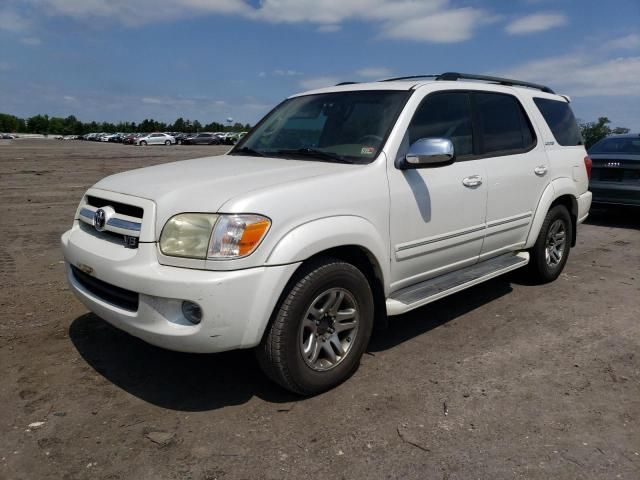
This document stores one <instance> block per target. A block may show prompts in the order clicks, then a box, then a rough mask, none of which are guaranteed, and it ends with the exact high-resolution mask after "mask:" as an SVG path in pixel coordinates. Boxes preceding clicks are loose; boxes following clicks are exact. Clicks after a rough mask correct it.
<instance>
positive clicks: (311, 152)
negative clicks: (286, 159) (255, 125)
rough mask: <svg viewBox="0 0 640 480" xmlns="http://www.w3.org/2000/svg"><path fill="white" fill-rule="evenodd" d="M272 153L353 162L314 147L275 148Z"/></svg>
mask: <svg viewBox="0 0 640 480" xmlns="http://www.w3.org/2000/svg"><path fill="white" fill-rule="evenodd" d="M273 153H277V154H281V155H300V156H303V157H314V158H318V159H322V160H329V161H330V162H336V163H353V162H350V161H349V160H347V159H346V158H344V157H341V156H340V155H338V154H337V153H330V152H325V151H324V150H318V149H316V148H293V149H285V150H276V151H275V152H273Z"/></svg>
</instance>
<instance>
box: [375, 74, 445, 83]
mask: <svg viewBox="0 0 640 480" xmlns="http://www.w3.org/2000/svg"><path fill="white" fill-rule="evenodd" d="M437 77H438V75H433V74H427V75H409V76H407V77H395V78H385V79H384V80H380V81H381V82H395V81H398V80H413V79H415V78H437Z"/></svg>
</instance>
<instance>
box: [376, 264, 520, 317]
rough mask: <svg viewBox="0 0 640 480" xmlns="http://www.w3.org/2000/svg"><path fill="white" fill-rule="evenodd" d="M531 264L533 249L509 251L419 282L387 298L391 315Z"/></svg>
mask: <svg viewBox="0 0 640 480" xmlns="http://www.w3.org/2000/svg"><path fill="white" fill-rule="evenodd" d="M527 263H529V252H519V253H516V254H513V253H507V254H504V255H500V256H498V257H495V258H491V259H489V260H485V261H484V262H480V263H476V264H475V265H471V266H469V267H466V268H463V269H462V270H457V271H455V272H451V273H447V274H445V275H440V276H439V277H435V278H431V279H429V280H426V281H424V282H420V283H416V284H415V285H411V286H409V287H406V288H403V289H402V290H398V291H397V292H394V293H393V294H391V296H390V297H389V298H387V315H400V314H401V313H405V312H408V311H409V310H413V309H414V308H418V307H421V306H423V305H426V304H427V303H431V302H435V301H436V300H438V299H440V298H443V297H446V296H447V295H451V294H452V293H456V292H459V291H460V290H464V289H465V288H469V287H472V286H473V285H477V284H478V283H482V282H484V281H486V280H489V279H491V278H494V277H497V276H499V275H502V274H503V273H507V272H510V271H511V270H515V269H517V268H520V267H524V266H525V265H526V264H527Z"/></svg>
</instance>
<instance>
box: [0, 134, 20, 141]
mask: <svg viewBox="0 0 640 480" xmlns="http://www.w3.org/2000/svg"><path fill="white" fill-rule="evenodd" d="M14 138H18V136H17V135H15V134H13V133H0V139H2V140H13V139H14Z"/></svg>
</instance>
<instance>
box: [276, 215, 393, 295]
mask: <svg viewBox="0 0 640 480" xmlns="http://www.w3.org/2000/svg"><path fill="white" fill-rule="evenodd" d="M343 246H357V247H361V248H364V249H365V250H367V251H368V252H369V253H370V254H371V255H372V256H373V257H374V258H375V260H376V262H377V263H378V267H379V268H380V272H381V274H382V282H383V285H384V289H385V293H386V291H387V285H389V267H390V266H389V246H388V244H387V243H386V242H385V241H384V240H383V238H382V236H381V235H380V233H379V232H378V231H377V230H376V228H375V227H374V226H373V224H372V223H371V222H369V221H368V220H366V219H364V218H362V217H357V216H351V215H344V216H336V217H326V218H321V219H319V220H313V221H311V222H308V223H304V224H302V225H299V226H297V227H295V228H294V229H292V230H290V231H289V232H288V233H287V234H286V235H284V236H283V237H282V239H280V241H279V242H278V243H277V244H276V246H275V247H274V248H273V250H272V251H271V253H270V254H269V256H268V258H267V261H266V263H265V264H266V265H283V264H286V263H293V262H302V261H304V260H306V259H308V258H310V257H312V256H313V255H316V254H318V253H320V252H323V251H325V250H329V249H331V248H336V247H343Z"/></svg>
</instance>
